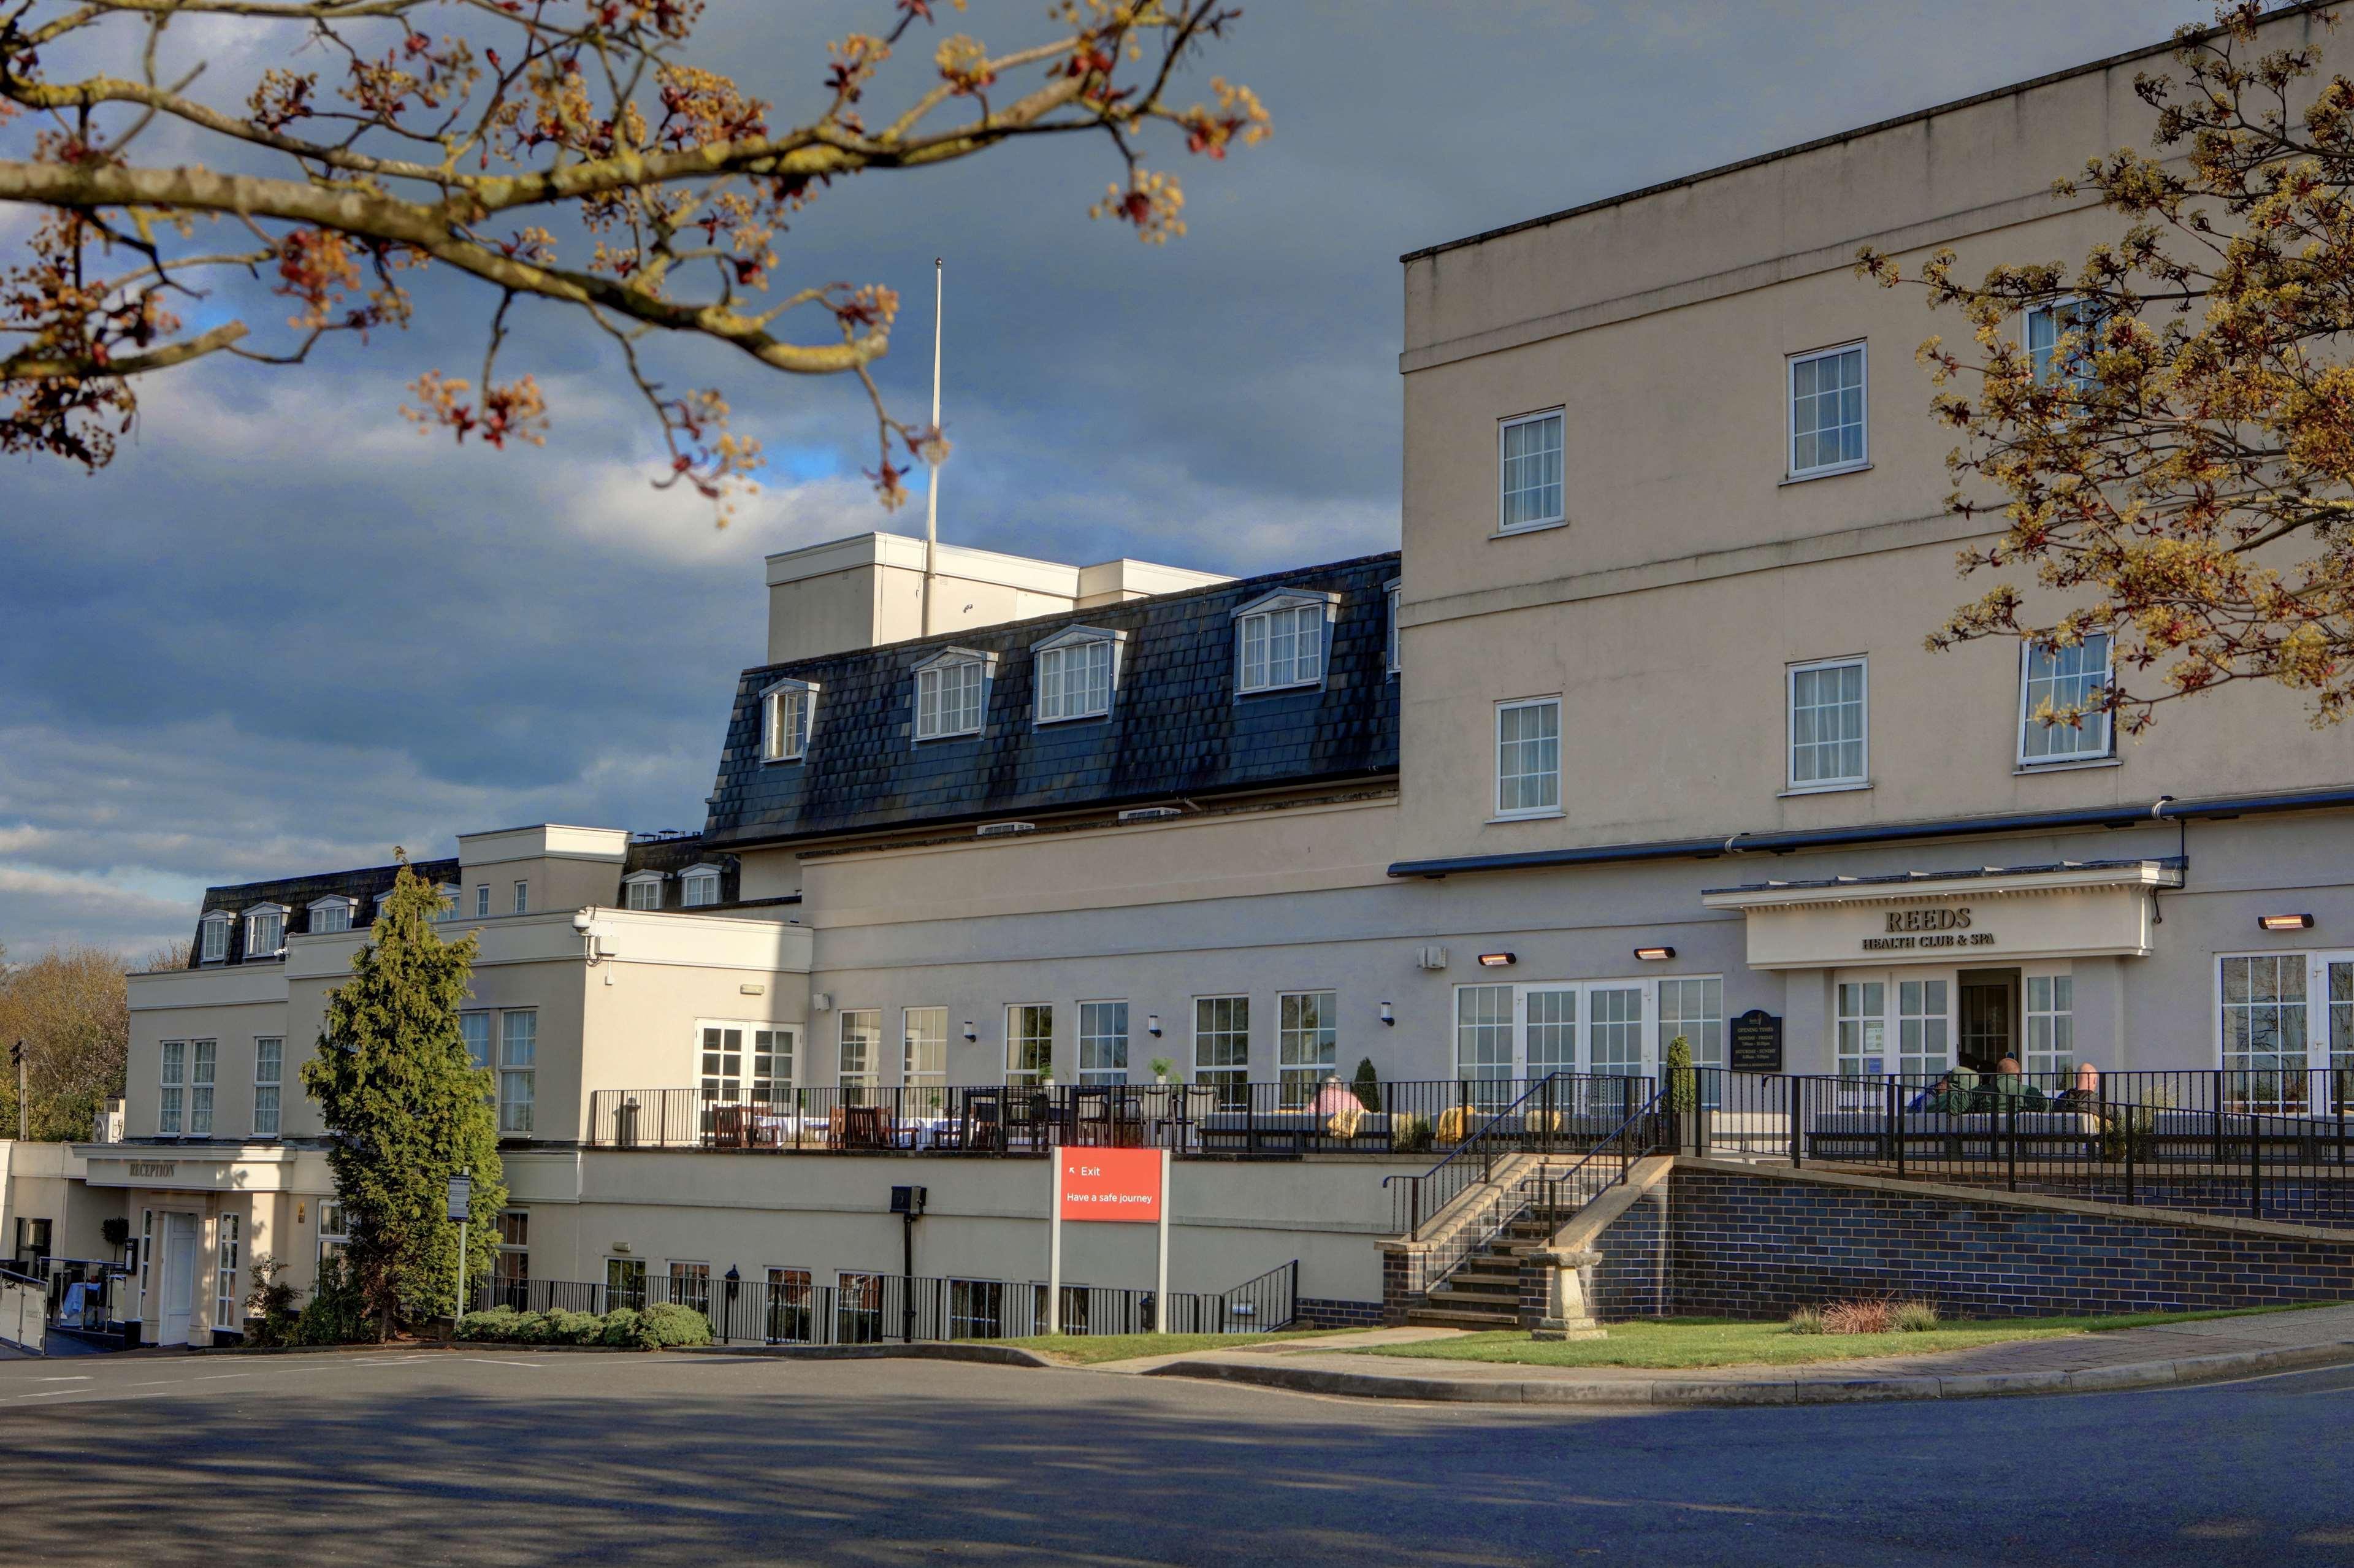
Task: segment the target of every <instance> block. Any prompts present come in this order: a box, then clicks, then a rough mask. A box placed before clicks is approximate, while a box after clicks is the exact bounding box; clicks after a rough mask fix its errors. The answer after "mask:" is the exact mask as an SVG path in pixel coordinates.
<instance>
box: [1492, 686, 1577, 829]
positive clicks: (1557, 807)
mask: <svg viewBox="0 0 2354 1568" xmlns="http://www.w3.org/2000/svg"><path fill="white" fill-rule="evenodd" d="M1523 708H1551V709H1553V803H1552V804H1551V805H1549V806H1513V807H1507V806H1506V805H1505V804H1504V715H1505V714H1507V713H1512V712H1518V711H1519V710H1521V709H1523ZM1491 722H1492V726H1493V728H1492V733H1491V734H1490V736H1489V747H1488V755H1489V757H1490V760H1491V770H1492V773H1493V776H1494V779H1495V782H1494V783H1493V784H1492V785H1491V786H1490V789H1489V797H1488V804H1489V808H1490V810H1492V811H1493V812H1494V816H1493V818H1492V819H1491V820H1492V821H1499V822H1514V821H1523V820H1525V819H1528V818H1532V817H1558V816H1560V815H1561V814H1562V805H1561V741H1562V732H1561V698H1560V697H1558V696H1551V697H1508V698H1506V699H1505V700H1504V701H1502V702H1500V703H1498V704H1497V705H1496V713H1495V717H1494V719H1493V720H1492V721H1491ZM1519 744H1526V743H1525V742H1522V743H1519ZM1512 777H1513V778H1515V779H1537V778H1542V777H1543V775H1542V774H1537V773H1516V774H1513V775H1512Z"/></svg>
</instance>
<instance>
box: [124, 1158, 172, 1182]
mask: <svg viewBox="0 0 2354 1568" xmlns="http://www.w3.org/2000/svg"><path fill="white" fill-rule="evenodd" d="M178 1169H179V1167H178V1166H176V1165H167V1164H163V1163H160V1162H158V1161H155V1160H133V1161H132V1162H131V1174H133V1176H150V1177H155V1178H159V1179H161V1178H168V1177H169V1176H170V1175H171V1174H172V1173H173V1172H174V1171H177V1170H178Z"/></svg>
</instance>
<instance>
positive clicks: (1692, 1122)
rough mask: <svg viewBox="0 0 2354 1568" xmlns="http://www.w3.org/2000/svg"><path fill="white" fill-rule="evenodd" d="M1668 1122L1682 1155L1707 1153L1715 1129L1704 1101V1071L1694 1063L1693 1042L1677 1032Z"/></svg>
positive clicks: (1670, 1058) (1670, 1061)
mask: <svg viewBox="0 0 2354 1568" xmlns="http://www.w3.org/2000/svg"><path fill="white" fill-rule="evenodd" d="M1666 1066H1667V1079H1668V1122H1669V1129H1670V1137H1671V1138H1672V1139H1674V1143H1673V1145H1672V1147H1673V1148H1674V1150H1675V1152H1677V1153H1678V1154H1705V1153H1707V1152H1708V1150H1709V1140H1710V1134H1711V1132H1712V1128H1711V1127H1710V1125H1709V1121H1710V1118H1709V1113H1708V1109H1707V1107H1704V1106H1702V1104H1701V1103H1700V1074H1699V1072H1698V1071H1697V1070H1695V1069H1694V1068H1693V1066H1692V1059H1691V1041H1689V1040H1687V1039H1685V1038H1684V1037H1683V1036H1682V1035H1681V1034H1679V1035H1677V1036H1676V1037H1675V1038H1674V1039H1673V1040H1670V1041H1669V1042H1668V1050H1667V1059H1666Z"/></svg>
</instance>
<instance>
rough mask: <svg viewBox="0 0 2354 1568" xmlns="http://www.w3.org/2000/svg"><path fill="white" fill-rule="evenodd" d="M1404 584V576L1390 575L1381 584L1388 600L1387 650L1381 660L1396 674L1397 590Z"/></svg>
mask: <svg viewBox="0 0 2354 1568" xmlns="http://www.w3.org/2000/svg"><path fill="white" fill-rule="evenodd" d="M1404 587H1405V578H1404V577H1392V578H1391V579H1390V580H1389V581H1388V582H1386V583H1384V584H1383V585H1382V592H1383V597H1384V599H1387V600H1388V601H1389V610H1388V620H1387V621H1386V622H1385V623H1384V625H1385V629H1386V630H1385V638H1386V642H1385V645H1386V647H1387V649H1388V652H1387V653H1386V654H1385V655H1384V658H1383V661H1382V662H1383V664H1384V666H1386V667H1387V669H1388V670H1389V673H1391V674H1393V675H1394V674H1396V673H1398V670H1399V668H1400V666H1399V663H1398V628H1397V612H1398V590H1399V589H1400V588H1404Z"/></svg>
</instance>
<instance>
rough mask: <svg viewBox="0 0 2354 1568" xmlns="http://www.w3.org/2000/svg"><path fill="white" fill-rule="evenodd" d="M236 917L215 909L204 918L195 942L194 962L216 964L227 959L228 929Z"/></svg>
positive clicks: (224, 910) (223, 910) (225, 911)
mask: <svg viewBox="0 0 2354 1568" xmlns="http://www.w3.org/2000/svg"><path fill="white" fill-rule="evenodd" d="M236 920H237V916H234V915H231V914H230V913H229V912H228V910H226V909H216V910H214V911H213V912H212V913H211V914H209V915H207V916H205V918H204V924H203V925H202V926H201V927H199V932H200V935H199V936H198V938H197V940H196V961H197V962H198V963H205V964H217V963H220V962H222V961H223V960H225V959H228V928H229V927H230V926H232V925H234V924H235V923H236Z"/></svg>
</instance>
